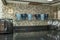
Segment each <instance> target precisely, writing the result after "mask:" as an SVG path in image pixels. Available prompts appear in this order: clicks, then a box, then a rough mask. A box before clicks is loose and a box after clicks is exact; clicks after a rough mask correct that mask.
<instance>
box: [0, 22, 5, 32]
mask: <svg viewBox="0 0 60 40" xmlns="http://www.w3.org/2000/svg"><path fill="white" fill-rule="evenodd" d="M3 31H4V22H0V33H1V32H3Z"/></svg>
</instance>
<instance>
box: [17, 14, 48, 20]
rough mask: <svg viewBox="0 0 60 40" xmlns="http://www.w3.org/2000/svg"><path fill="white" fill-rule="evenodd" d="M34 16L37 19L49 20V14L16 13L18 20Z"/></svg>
mask: <svg viewBox="0 0 60 40" xmlns="http://www.w3.org/2000/svg"><path fill="white" fill-rule="evenodd" d="M33 16H34V17H35V18H36V19H37V20H47V19H48V14H35V15H32V14H16V18H17V20H21V19H22V20H26V19H28V20H32V18H33Z"/></svg>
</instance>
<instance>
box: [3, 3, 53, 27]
mask: <svg viewBox="0 0 60 40" xmlns="http://www.w3.org/2000/svg"><path fill="white" fill-rule="evenodd" d="M9 9H13V11H12V12H13V13H8V10H9ZM3 12H4V14H3V18H10V19H13V23H14V26H34V25H47V22H45V21H34V20H32V21H27V20H26V21H20V22H17V21H16V16H15V14H17V13H19V14H20V13H22V14H24V13H27V14H29V13H30V14H38V13H47V14H49V18H51V17H52V18H53V9H51V7H50V6H46V5H26V4H8V5H7V6H4V5H3Z"/></svg>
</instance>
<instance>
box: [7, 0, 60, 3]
mask: <svg viewBox="0 0 60 40" xmlns="http://www.w3.org/2000/svg"><path fill="white" fill-rule="evenodd" d="M6 1H23V2H39V3H56V2H59V1H60V0H53V1H48V0H6Z"/></svg>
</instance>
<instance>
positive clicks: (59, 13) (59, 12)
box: [58, 11, 60, 19]
mask: <svg viewBox="0 0 60 40" xmlns="http://www.w3.org/2000/svg"><path fill="white" fill-rule="evenodd" d="M58 19H60V11H58Z"/></svg>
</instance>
